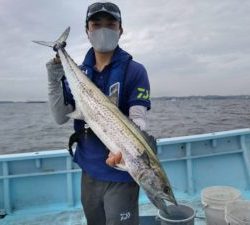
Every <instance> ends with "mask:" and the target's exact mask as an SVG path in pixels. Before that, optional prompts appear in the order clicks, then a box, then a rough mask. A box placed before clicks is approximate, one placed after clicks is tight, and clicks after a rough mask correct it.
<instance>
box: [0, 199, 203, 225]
mask: <svg viewBox="0 0 250 225" xmlns="http://www.w3.org/2000/svg"><path fill="white" fill-rule="evenodd" d="M179 203H181V204H187V205H190V206H192V207H193V208H194V209H195V210H196V218H195V225H205V217H204V212H203V210H202V206H201V202H200V200H193V201H192V202H190V201H179ZM139 212H140V218H141V223H140V225H144V224H145V225H146V224H147V223H145V221H149V220H148V219H146V217H147V218H151V220H152V219H153V218H154V217H155V225H157V224H159V222H157V209H156V208H155V207H154V206H153V205H152V204H150V203H148V204H141V205H140V208H139ZM148 216H152V217H148ZM143 221H144V222H143ZM0 224H1V225H86V219H85V216H84V213H83V211H82V210H81V209H80V208H78V209H74V210H67V211H53V212H49V213H48V212H47V213H46V212H44V213H43V214H41V213H32V215H27V214H22V213H18V214H15V213H14V214H12V215H7V216H6V217H4V218H3V219H0ZM150 224H151V225H154V224H152V223H150Z"/></svg>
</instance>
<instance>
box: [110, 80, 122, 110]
mask: <svg viewBox="0 0 250 225" xmlns="http://www.w3.org/2000/svg"><path fill="white" fill-rule="evenodd" d="M119 90H120V83H119V82H117V83H115V84H113V85H112V86H110V88H109V97H108V98H109V100H110V101H111V102H112V103H113V104H115V105H116V106H118V103H119Z"/></svg>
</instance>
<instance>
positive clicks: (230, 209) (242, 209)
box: [225, 200, 250, 225]
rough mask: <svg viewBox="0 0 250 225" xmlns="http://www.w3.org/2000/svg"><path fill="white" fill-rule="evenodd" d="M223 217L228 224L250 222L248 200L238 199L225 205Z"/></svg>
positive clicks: (245, 224) (247, 223) (244, 224)
mask: <svg viewBox="0 0 250 225" xmlns="http://www.w3.org/2000/svg"><path fill="white" fill-rule="evenodd" d="M225 219H226V222H227V224H228V225H249V224H250V201H245V200H238V201H235V202H230V203H228V204H227V205H226V209H225Z"/></svg>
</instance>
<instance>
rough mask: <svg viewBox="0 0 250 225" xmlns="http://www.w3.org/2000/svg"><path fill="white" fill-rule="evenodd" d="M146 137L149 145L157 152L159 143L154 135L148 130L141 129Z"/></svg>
mask: <svg viewBox="0 0 250 225" xmlns="http://www.w3.org/2000/svg"><path fill="white" fill-rule="evenodd" d="M141 132H142V134H143V136H144V138H145V139H146V140H147V142H148V144H149V146H150V147H151V148H152V150H153V152H154V153H155V154H157V143H156V139H155V137H154V136H152V135H150V134H148V133H147V132H146V131H143V130H142V131H141Z"/></svg>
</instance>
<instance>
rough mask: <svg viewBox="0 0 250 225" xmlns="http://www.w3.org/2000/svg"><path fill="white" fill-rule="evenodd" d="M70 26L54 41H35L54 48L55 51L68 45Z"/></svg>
mask: <svg viewBox="0 0 250 225" xmlns="http://www.w3.org/2000/svg"><path fill="white" fill-rule="evenodd" d="M69 32H70V27H68V28H67V29H66V30H65V31H64V32H63V33H62V34H61V36H60V37H59V38H58V39H57V40H56V41H54V42H51V41H33V42H34V43H36V44H39V45H44V46H48V47H51V48H53V49H54V50H55V51H57V50H58V49H61V48H64V47H65V46H66V40H67V38H68V36H69Z"/></svg>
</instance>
